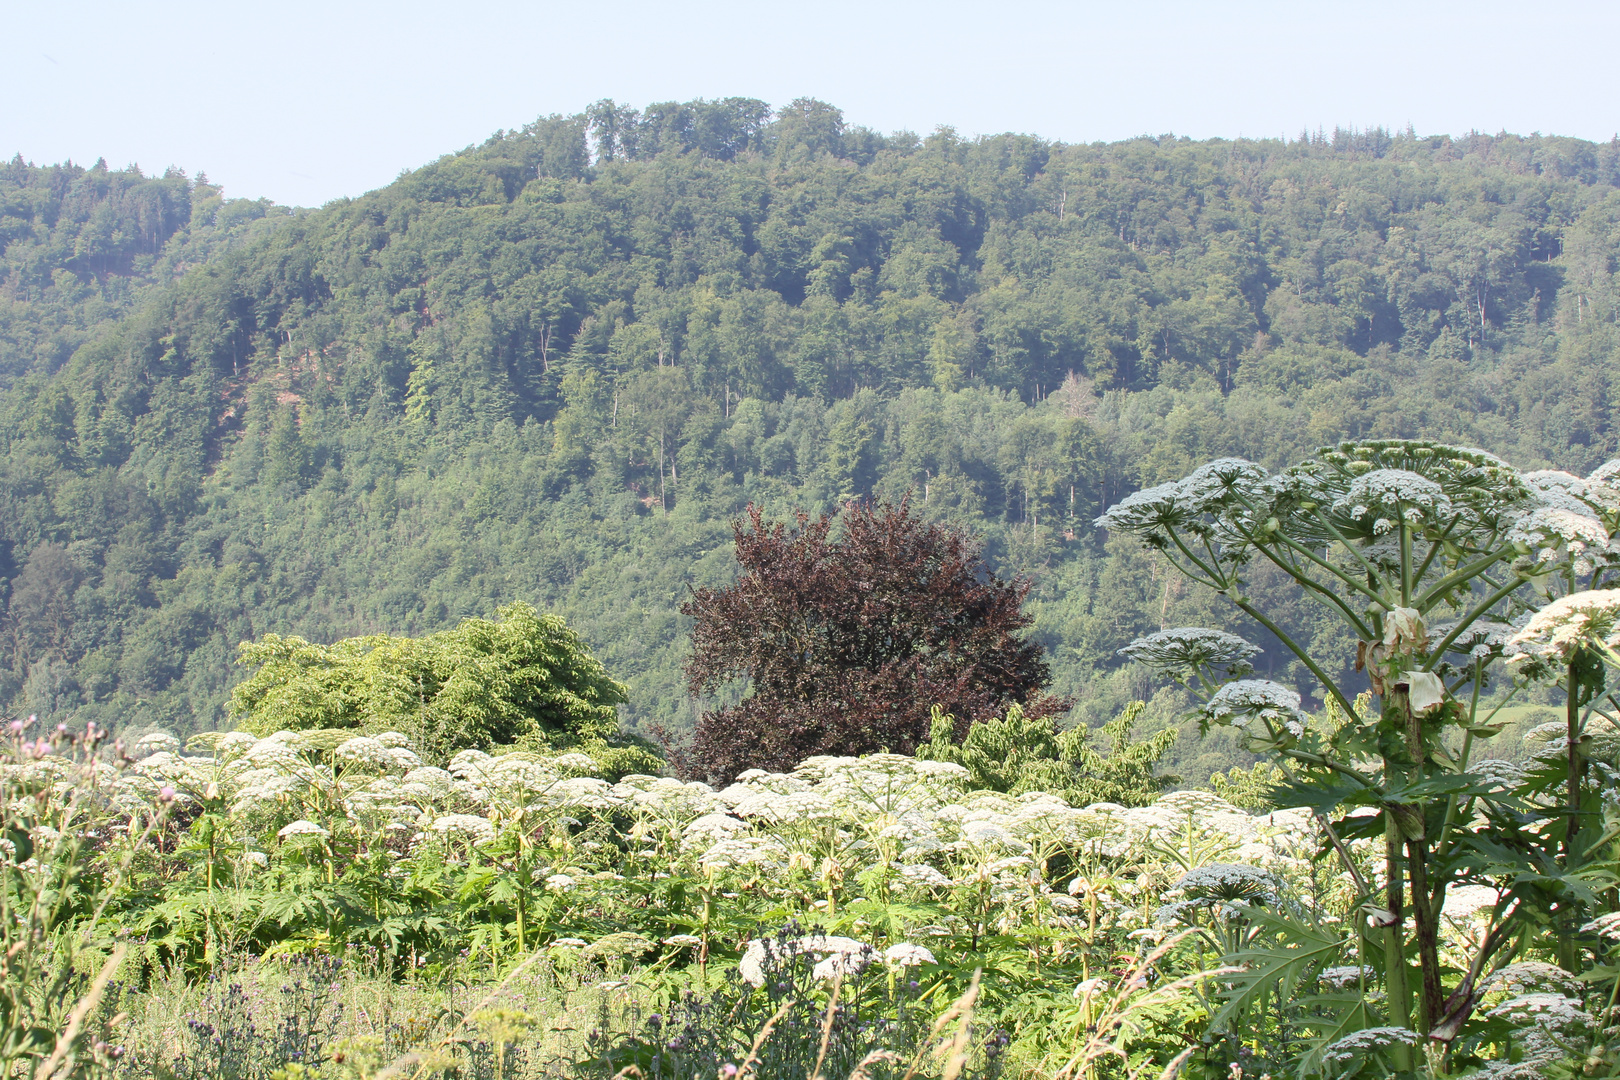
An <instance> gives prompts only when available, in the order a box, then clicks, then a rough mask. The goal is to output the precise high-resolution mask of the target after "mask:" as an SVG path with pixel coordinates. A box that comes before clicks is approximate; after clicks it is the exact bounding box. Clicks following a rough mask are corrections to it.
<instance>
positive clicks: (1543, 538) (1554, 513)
mask: <svg viewBox="0 0 1620 1080" xmlns="http://www.w3.org/2000/svg"><path fill="white" fill-rule="evenodd" d="M1507 541H1508V543H1510V544H1521V545H1523V548H1524V549H1525V550H1528V551H1532V552H1534V553H1535V556H1536V559H1537V561H1538V562H1546V563H1550V562H1557V561H1559V560H1560V559H1561V558H1563V557H1564V556H1565V555H1568V556H1569V557H1570V558H1572V559H1575V560H1577V561H1580V560H1582V559H1584V558H1585V557H1586V555H1587V553H1588V552H1589V551H1599V552H1604V553H1605V554H1606V553H1607V552H1608V549H1609V530H1607V529H1605V528H1604V527H1603V523H1602V522H1601V521H1599V520H1598V519H1597V518H1595V517H1593V516H1592V515H1591V514H1590V513H1582V512H1580V511H1576V510H1570V509H1566V508H1564V507H1552V506H1542V507H1538V508H1536V509H1534V510H1532V511H1530V512H1529V513H1528V514H1525V515H1524V516H1523V517H1521V518H1520V519H1519V520H1518V521H1517V522H1515V523H1514V525H1513V528H1511V529H1509V530H1508V534H1507ZM1581 572H1583V573H1584V572H1587V571H1585V570H1582V571H1581Z"/></svg>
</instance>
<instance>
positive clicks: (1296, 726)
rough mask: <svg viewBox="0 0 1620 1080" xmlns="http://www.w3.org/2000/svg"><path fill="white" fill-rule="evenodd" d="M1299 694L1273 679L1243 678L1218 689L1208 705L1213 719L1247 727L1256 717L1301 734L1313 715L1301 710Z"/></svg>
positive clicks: (1228, 724) (1208, 715)
mask: <svg viewBox="0 0 1620 1080" xmlns="http://www.w3.org/2000/svg"><path fill="white" fill-rule="evenodd" d="M1299 700H1300V699H1299V694H1298V693H1296V692H1295V691H1293V690H1290V689H1289V688H1288V687H1286V686H1284V685H1282V684H1281V683H1275V682H1272V681H1271V680H1270V679H1239V680H1238V681H1237V682H1231V683H1227V684H1226V685H1225V686H1223V687H1221V688H1220V689H1219V690H1217V691H1216V692H1215V696H1214V697H1212V698H1210V699H1209V702H1208V704H1206V705H1205V706H1204V715H1205V716H1207V717H1208V718H1209V720H1210V722H1211V723H1215V724H1221V725H1225V726H1230V727H1238V728H1242V727H1247V726H1248V725H1249V724H1250V723H1251V722H1252V721H1254V720H1257V719H1259V720H1269V721H1270V722H1271V723H1272V724H1274V725H1275V726H1277V727H1280V728H1282V729H1284V730H1286V731H1287V732H1288V734H1290V735H1292V736H1294V737H1295V738H1298V737H1299V736H1301V735H1303V734H1305V725H1306V723H1307V722H1308V720H1309V717H1307V716H1306V715H1305V713H1303V712H1302V711H1300V707H1299Z"/></svg>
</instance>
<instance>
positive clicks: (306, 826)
mask: <svg viewBox="0 0 1620 1080" xmlns="http://www.w3.org/2000/svg"><path fill="white" fill-rule="evenodd" d="M276 835H277V836H279V837H281V838H282V839H283V840H286V839H289V838H291V837H294V836H319V837H327V836H331V835H332V833H331V832H330V830H327V829H324V828H322V827H321V826H319V825H317V824H315V822H313V821H304V820H299V821H294V822H292V823H291V824H288V825H283V826H282V827H281V829H280V830H279V831H278V832H277V833H276Z"/></svg>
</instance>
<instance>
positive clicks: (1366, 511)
mask: <svg viewBox="0 0 1620 1080" xmlns="http://www.w3.org/2000/svg"><path fill="white" fill-rule="evenodd" d="M1333 508H1334V509H1335V510H1341V511H1345V512H1346V513H1348V514H1349V516H1350V517H1351V518H1354V519H1357V520H1361V519H1364V518H1366V517H1368V516H1370V515H1371V516H1374V517H1375V521H1374V523H1373V532H1374V533H1377V534H1382V533H1386V532H1389V531H1390V530H1391V529H1393V528H1394V527H1395V520H1397V519H1398V520H1404V521H1406V522H1407V523H1408V524H1410V525H1417V524H1421V523H1423V522H1431V523H1432V522H1436V521H1441V520H1444V519H1445V518H1447V517H1450V516H1451V499H1450V498H1449V497H1447V495H1446V493H1445V491H1444V489H1442V488H1441V487H1440V485H1439V484H1437V483H1435V482H1434V481H1433V480H1430V479H1429V478H1428V477H1426V476H1420V475H1419V474H1417V473H1415V472H1408V471H1407V470H1406V469H1374V470H1373V471H1372V472H1369V473H1365V474H1363V475H1361V476H1358V477H1356V478H1355V479H1354V480H1352V481H1351V482H1350V488H1349V490H1348V491H1346V492H1345V494H1344V495H1342V496H1341V497H1340V498H1339V499H1337V500H1336V501H1335V502H1334V504H1333Z"/></svg>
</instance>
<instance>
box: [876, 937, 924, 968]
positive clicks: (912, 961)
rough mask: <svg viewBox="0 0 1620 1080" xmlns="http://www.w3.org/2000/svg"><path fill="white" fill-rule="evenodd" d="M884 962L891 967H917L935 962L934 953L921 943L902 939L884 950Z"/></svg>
mask: <svg viewBox="0 0 1620 1080" xmlns="http://www.w3.org/2000/svg"><path fill="white" fill-rule="evenodd" d="M883 962H884V963H885V964H888V965H889V966H890V967H903V968H904V967H917V966H918V965H919V964H932V963H934V954H933V953H931V952H929V951H928V950H927V949H925V948H923V947H922V946H921V945H913V944H911V943H910V942H906V941H902V942H900V943H898V944H895V945H890V946H889V947H888V948H887V949H884V950H883Z"/></svg>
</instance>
